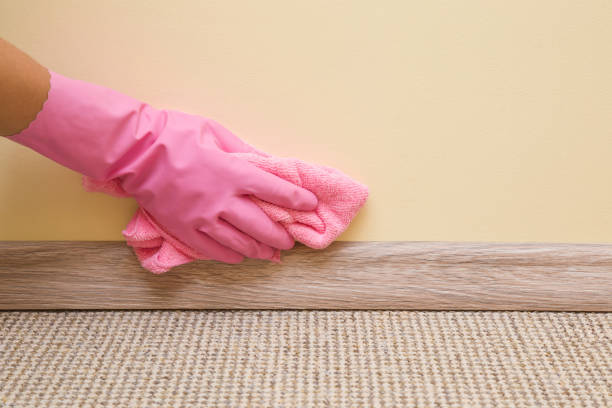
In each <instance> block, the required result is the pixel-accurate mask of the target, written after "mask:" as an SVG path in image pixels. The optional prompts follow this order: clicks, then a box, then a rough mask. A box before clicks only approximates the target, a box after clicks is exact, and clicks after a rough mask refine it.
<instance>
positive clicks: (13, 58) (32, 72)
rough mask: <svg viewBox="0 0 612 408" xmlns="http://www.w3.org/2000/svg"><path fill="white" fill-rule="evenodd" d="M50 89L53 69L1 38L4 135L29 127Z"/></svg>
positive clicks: (0, 123) (0, 91) (0, 107)
mask: <svg viewBox="0 0 612 408" xmlns="http://www.w3.org/2000/svg"><path fill="white" fill-rule="evenodd" d="M48 92H49V71H48V70H47V69H46V68H45V67H43V66H42V65H40V64H39V63H38V62H36V61H34V60H33V59H32V58H31V57H30V56H28V55H27V54H25V53H24V52H23V51H21V50H19V49H17V48H16V47H15V46H13V45H12V44H10V43H8V42H7V41H5V40H3V39H1V38H0V136H10V135H14V134H16V133H18V132H20V131H21V130H23V129H25V128H27V127H28V125H29V124H30V122H32V121H33V120H34V119H35V118H36V115H37V114H38V112H40V110H41V109H42V106H43V104H44V102H45V100H46V99H47V94H48Z"/></svg>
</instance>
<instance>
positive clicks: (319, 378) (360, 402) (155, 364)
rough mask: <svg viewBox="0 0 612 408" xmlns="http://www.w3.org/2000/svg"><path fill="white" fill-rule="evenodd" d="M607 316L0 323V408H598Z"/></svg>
mask: <svg viewBox="0 0 612 408" xmlns="http://www.w3.org/2000/svg"><path fill="white" fill-rule="evenodd" d="M611 323H612V313H547V312H414V311H100V312H97V311H82V312H75V311H58V312H2V313H0V407H18V408H21V407H45V408H47V407H48V408H52V407H328V406H329V407H348V406H356V407H606V406H612V324H611Z"/></svg>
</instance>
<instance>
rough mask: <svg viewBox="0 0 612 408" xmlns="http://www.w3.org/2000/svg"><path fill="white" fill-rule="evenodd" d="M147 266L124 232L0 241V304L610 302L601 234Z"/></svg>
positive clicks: (442, 306) (339, 248)
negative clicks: (118, 237) (595, 238)
mask: <svg viewBox="0 0 612 408" xmlns="http://www.w3.org/2000/svg"><path fill="white" fill-rule="evenodd" d="M282 260H283V262H282V263H281V264H274V263H271V262H267V261H260V260H252V259H249V260H246V261H244V262H243V263H241V264H238V265H229V264H223V263H219V262H214V261H198V262H194V263H191V264H187V265H182V266H180V267H177V268H174V269H173V270H172V271H170V272H168V273H166V274H162V275H153V274H151V273H149V272H148V271H146V270H144V269H142V268H141V267H140V265H139V264H138V262H137V260H136V258H135V256H134V255H133V253H132V252H131V249H130V248H129V247H127V246H126V245H125V243H123V242H114V241H113V242H100V241H76V242H75V241H40V242H23V241H4V242H0V309H2V310H30V309H420V310H557V311H612V245H610V244H506V243H451V242H335V243H334V244H332V245H331V246H330V247H328V248H327V249H325V250H318V251H317V250H312V249H309V248H307V247H305V246H302V245H297V246H296V247H295V248H294V249H292V250H291V251H286V252H284V253H283V256H282Z"/></svg>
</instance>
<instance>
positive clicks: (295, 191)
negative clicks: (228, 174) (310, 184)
mask: <svg viewBox="0 0 612 408" xmlns="http://www.w3.org/2000/svg"><path fill="white" fill-rule="evenodd" d="M240 190H241V191H240V192H241V193H242V194H253V195H254V196H255V197H257V198H259V199H261V200H264V201H267V202H269V203H272V204H276V205H279V206H281V207H285V208H291V209H294V210H299V211H312V210H314V209H315V208H316V207H317V204H318V200H317V196H316V195H314V193H312V192H311V191H309V190H306V189H305V188H302V187H299V186H296V185H295V184H293V183H290V182H289V181H287V180H285V179H282V178H280V177H278V176H276V175H274V174H272V173H268V172H267V171H264V170H261V169H259V168H255V169H254V171H252V172H251V173H250V177H249V180H247V181H246V182H245V183H244V187H243V188H242V189H240Z"/></svg>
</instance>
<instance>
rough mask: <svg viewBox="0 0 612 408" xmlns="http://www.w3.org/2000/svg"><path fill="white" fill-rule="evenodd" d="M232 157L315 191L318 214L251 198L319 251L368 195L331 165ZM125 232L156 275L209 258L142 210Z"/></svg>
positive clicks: (118, 191)
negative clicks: (176, 236)
mask: <svg viewBox="0 0 612 408" xmlns="http://www.w3.org/2000/svg"><path fill="white" fill-rule="evenodd" d="M229 154H231V155H232V156H236V157H239V158H241V159H243V160H247V161H249V162H250V163H252V164H254V165H256V166H257V167H259V168H260V169H263V170H265V171H267V172H269V173H272V174H274V175H276V176H278V177H281V178H283V179H285V180H287V181H289V182H291V183H293V184H295V185H297V186H299V187H303V188H305V189H307V190H310V191H311V192H313V193H314V194H315V195H316V196H317V198H318V205H317V208H316V209H315V210H314V211H298V210H293V209H288V208H283V207H280V206H278V205H275V204H271V203H268V202H266V201H263V200H260V199H258V198H256V197H254V196H251V199H252V200H253V201H254V202H255V203H256V204H258V205H259V207H261V208H262V210H263V211H264V212H265V213H266V214H267V215H268V216H269V217H270V218H271V219H272V220H274V221H278V222H279V223H281V225H283V226H284V227H285V228H286V229H287V231H288V232H289V234H290V235H291V236H292V237H293V238H294V239H295V240H296V241H299V242H301V243H303V244H304V245H306V246H308V247H311V248H314V249H323V248H325V247H327V246H328V245H329V244H331V243H332V242H333V241H334V240H335V239H336V238H337V237H338V236H339V235H340V234H341V233H342V232H343V231H344V230H346V228H347V227H348V226H349V224H350V222H351V220H352V219H353V218H354V217H355V215H356V214H357V213H358V211H359V209H360V208H361V207H362V206H363V205H364V204H365V202H366V200H367V198H368V195H369V189H368V187H367V186H366V185H364V184H362V183H359V182H358V181H355V180H353V179H352V178H351V177H349V176H348V175H346V174H344V173H343V172H341V171H340V170H337V169H335V168H332V167H328V166H324V165H318V164H311V163H307V162H305V161H303V160H299V159H296V158H285V157H277V156H273V155H270V154H267V153H264V152H262V151H260V150H257V149H255V150H254V151H253V152H237V153H229ZM83 187H84V188H85V190H87V191H91V192H94V191H99V192H104V193H108V194H111V195H114V196H118V197H126V196H128V194H127V193H126V192H125V191H123V189H122V188H121V186H120V185H119V183H117V182H116V181H115V180H110V181H107V182H101V181H98V180H95V179H93V178H91V177H87V176H84V177H83ZM122 233H123V236H124V237H125V239H126V242H127V244H128V245H130V246H131V247H132V248H133V250H134V252H135V254H136V256H137V257H138V260H139V261H140V264H141V265H142V266H143V267H144V268H145V269H147V270H149V271H151V272H153V273H156V274H159V273H163V272H166V271H168V270H170V269H171V268H172V267H174V266H178V265H182V264H184V263H187V262H191V261H194V260H196V259H208V258H205V257H203V256H201V255H199V254H198V253H197V252H196V251H194V250H193V249H192V248H190V247H189V246H187V245H186V244H184V243H182V242H181V241H179V240H178V239H176V238H175V237H173V236H172V235H171V234H169V233H168V232H167V231H165V230H164V228H163V227H162V226H161V225H160V224H159V223H158V222H156V221H155V219H154V218H153V217H152V216H151V215H150V214H149V213H148V212H147V211H146V210H145V209H143V208H142V207H140V208H139V209H138V210H137V211H136V214H135V215H134V217H133V218H132V219H131V220H130V222H129V223H128V225H127V226H126V228H125V229H124V230H123V231H122ZM280 252H281V251H280V250H278V249H277V250H276V251H275V252H274V254H273V255H272V257H271V258H270V259H269V260H270V261H272V262H281V259H280Z"/></svg>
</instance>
